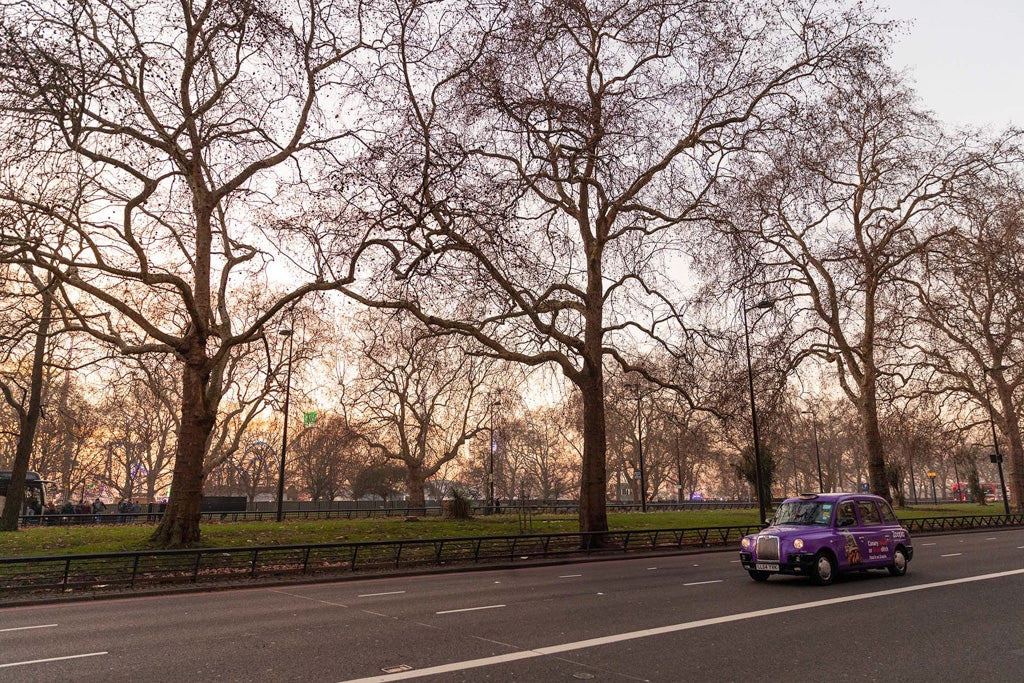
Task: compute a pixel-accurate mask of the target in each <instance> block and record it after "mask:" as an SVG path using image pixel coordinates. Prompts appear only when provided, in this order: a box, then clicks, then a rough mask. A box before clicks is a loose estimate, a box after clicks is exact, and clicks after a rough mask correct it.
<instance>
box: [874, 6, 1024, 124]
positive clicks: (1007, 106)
mask: <svg viewBox="0 0 1024 683" xmlns="http://www.w3.org/2000/svg"><path fill="white" fill-rule="evenodd" d="M881 1H882V2H886V3H887V4H888V5H889V7H890V8H891V11H890V16H891V17H892V18H894V19H901V20H911V21H912V22H913V23H912V24H911V26H910V27H909V31H904V33H903V34H902V35H901V36H899V38H898V40H897V42H896V45H895V48H894V54H893V64H894V66H896V67H897V68H906V69H907V70H908V73H909V74H910V75H911V77H912V78H913V79H914V81H915V82H916V83H917V88H918V91H919V92H920V95H921V100H922V104H923V105H924V107H925V108H927V109H930V110H932V111H933V112H934V113H935V114H936V115H937V116H938V118H940V119H942V120H944V121H947V122H949V123H953V124H968V125H977V126H992V127H994V128H1003V127H1005V126H1007V125H1009V124H1010V123H1011V122H1012V123H1015V124H1016V125H1018V126H1024V88H1022V85H1024V49H1022V48H1024V46H1022V44H1021V43H1022V39H1024V1H1022V0H881Z"/></svg>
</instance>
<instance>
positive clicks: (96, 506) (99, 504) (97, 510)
mask: <svg viewBox="0 0 1024 683" xmlns="http://www.w3.org/2000/svg"><path fill="white" fill-rule="evenodd" d="M106 510H107V506H106V505H104V504H103V501H102V500H100V499H99V498H97V499H96V500H95V501H93V504H92V514H93V519H94V520H96V523H97V524H99V523H100V521H101V520H100V515H102V514H103V513H104V512H106Z"/></svg>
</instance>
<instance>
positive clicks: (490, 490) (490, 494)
mask: <svg viewBox="0 0 1024 683" xmlns="http://www.w3.org/2000/svg"><path fill="white" fill-rule="evenodd" d="M500 406H501V401H491V406H490V408H491V416H490V427H489V431H490V439H489V443H488V444H487V514H489V515H490V514H494V507H495V506H494V408H495V407H500Z"/></svg>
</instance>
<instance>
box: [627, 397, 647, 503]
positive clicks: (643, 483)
mask: <svg viewBox="0 0 1024 683" xmlns="http://www.w3.org/2000/svg"><path fill="white" fill-rule="evenodd" d="M626 386H627V387H628V388H629V389H631V390H633V391H635V392H636V451H637V453H636V455H637V462H639V463H640V511H641V512H647V475H646V473H645V472H644V441H643V438H644V436H643V427H642V425H641V422H640V400H641V399H642V398H643V395H642V394H641V393H640V383H639V382H630V383H629V384H627V385H626Z"/></svg>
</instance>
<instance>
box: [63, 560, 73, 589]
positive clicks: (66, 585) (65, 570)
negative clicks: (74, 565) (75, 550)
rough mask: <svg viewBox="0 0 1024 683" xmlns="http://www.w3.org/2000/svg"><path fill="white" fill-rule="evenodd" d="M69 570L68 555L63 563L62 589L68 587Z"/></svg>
mask: <svg viewBox="0 0 1024 683" xmlns="http://www.w3.org/2000/svg"><path fill="white" fill-rule="evenodd" d="M70 572H71V558H70V557H69V558H68V559H67V561H66V562H65V563H64V581H63V582H62V584H61V586H62V590H67V589H68V574H69V573H70Z"/></svg>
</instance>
